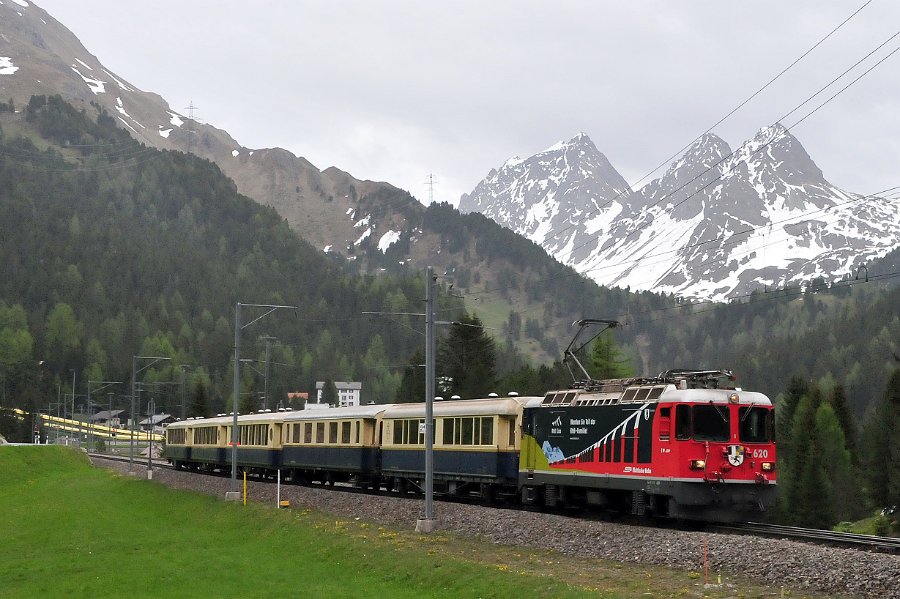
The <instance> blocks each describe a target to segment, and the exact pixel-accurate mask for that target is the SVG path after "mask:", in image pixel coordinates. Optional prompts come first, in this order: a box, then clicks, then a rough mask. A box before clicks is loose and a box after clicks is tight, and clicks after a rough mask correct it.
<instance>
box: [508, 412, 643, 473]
mask: <svg viewBox="0 0 900 599" xmlns="http://www.w3.org/2000/svg"><path fill="white" fill-rule="evenodd" d="M655 414H656V405H655V403H647V404H629V405H622V404H620V405H609V406H596V407H593V406H592V407H577V406H576V407H560V408H558V409H554V408H552V407H548V408H538V409H532V410H528V411H527V413H526V421H525V432H526V434H530V436H531V437H532V438H533V440H534V444H536V446H537V447H536V449H537V451H538V452H540V455H539V456H531V455H526V456H525V460H524V462H525V463H523V467H524V468H531V469H533V468H538V469H542V468H544V467H546V468H547V469H549V470H555V471H567V470H572V471H582V472H585V473H588V472H589V473H597V474H624V475H652V474H653V469H652V465H651V460H652V457H653V447H652V440H653V437H652V435H651V433H652V430H653V423H654V417H655ZM531 449H532V450H534V449H535V448H534V447H532V448H531ZM532 458H534V459H532ZM529 462H531V463H530V464H529Z"/></svg>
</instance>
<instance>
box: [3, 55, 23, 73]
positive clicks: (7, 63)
mask: <svg viewBox="0 0 900 599" xmlns="http://www.w3.org/2000/svg"><path fill="white" fill-rule="evenodd" d="M18 70H19V67H17V66H16V65H14V64H13V61H12V58H10V57H9V56H0V75H12V74H13V73H15V72H16V71H18Z"/></svg>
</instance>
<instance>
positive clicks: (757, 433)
mask: <svg viewBox="0 0 900 599" xmlns="http://www.w3.org/2000/svg"><path fill="white" fill-rule="evenodd" d="M596 323H604V324H607V325H610V326H615V322H614V321H595V320H591V321H580V322H579V323H578V324H581V325H582V329H581V330H584V328H585V327H586V326H589V325H592V324H596ZM580 332H581V331H579V333H580ZM577 339H578V335H576V337H575V340H573V342H572V344H570V345H569V348H568V349H567V350H566V358H567V363H569V362H574V363H575V364H576V365H577V366H578V367H579V368H581V370H582V372H584V374H585V375H587V372H586V371H585V370H584V368H583V367H582V366H581V364H580V362H578V360H577V358H576V357H575V351H577V349H573V347H574V344H575V343H576V340H577ZM582 347H583V345H582ZM570 370H571V367H570ZM573 378H574V377H573ZM733 380H734V377H733V376H732V375H731V373H730V372H728V371H725V370H669V371H666V372H663V373H661V374H659V375H658V376H655V377H644V378H630V379H613V380H603V381H596V380H592V379H590V378H589V377H588V378H586V379H585V380H582V381H580V382H578V383H576V384H575V385H574V387H575V388H573V389H567V390H562V391H551V392H548V393H547V394H546V395H545V396H544V398H543V400H542V401H541V402H540V404H539V405H535V404H530V405H529V406H527V407H526V409H525V411H524V414H523V425H522V442H521V451H520V463H519V471H520V487H521V493H522V501H523V502H524V503H526V504H544V505H549V506H555V505H567V504H570V503H587V504H594V505H599V506H607V507H612V508H616V509H621V510H623V511H630V512H631V513H633V514H638V515H641V514H647V513H650V514H654V515H658V516H666V517H672V518H685V519H694V520H705V521H736V520H752V519H758V518H760V517H761V516H762V515H763V514H764V513H765V511H766V510H767V509H768V508H769V507H771V506H772V505H773V504H774V502H775V488H776V485H775V482H776V474H775V439H774V429H775V422H774V410H773V407H772V402H771V401H770V400H769V398H768V397H766V396H765V395H763V394H761V393H755V392H749V391H744V390H742V389H740V388H735V387H734V386H733Z"/></svg>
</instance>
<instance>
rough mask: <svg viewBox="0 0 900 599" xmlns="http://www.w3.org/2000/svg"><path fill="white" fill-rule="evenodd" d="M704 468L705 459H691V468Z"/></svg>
mask: <svg viewBox="0 0 900 599" xmlns="http://www.w3.org/2000/svg"><path fill="white" fill-rule="evenodd" d="M704 468H706V460H691V470H703V469H704Z"/></svg>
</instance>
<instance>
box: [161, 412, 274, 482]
mask: <svg viewBox="0 0 900 599" xmlns="http://www.w3.org/2000/svg"><path fill="white" fill-rule="evenodd" d="M283 419H284V414H282V413H259V414H246V415H242V416H240V420H239V422H238V446H237V459H238V465H239V466H240V467H241V468H244V469H246V470H247V471H248V472H254V471H259V472H265V471H268V470H275V469H277V468H279V467H280V461H281V430H282V426H283V424H282V421H283ZM233 425H234V419H233V417H232V416H217V417H215V418H194V419H187V420H182V421H179V422H174V423H172V424H170V425H169V427H168V428H167V429H166V457H167V458H168V459H169V460H170V461H171V462H172V465H174V466H175V467H176V468H189V469H194V470H208V471H212V470H216V469H221V468H223V467H225V466H227V465H230V464H231V435H232V428H233Z"/></svg>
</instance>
